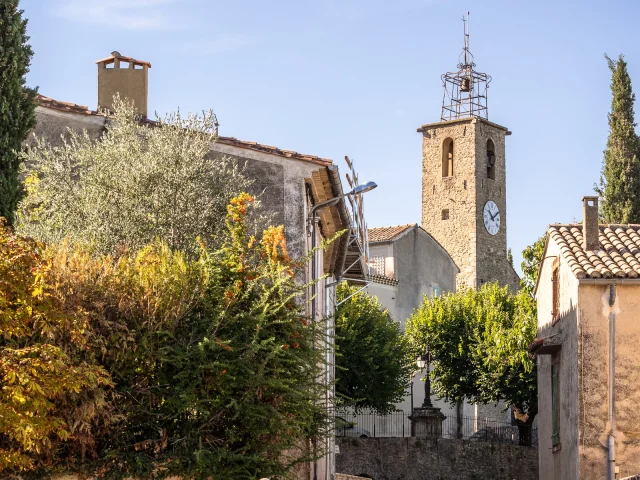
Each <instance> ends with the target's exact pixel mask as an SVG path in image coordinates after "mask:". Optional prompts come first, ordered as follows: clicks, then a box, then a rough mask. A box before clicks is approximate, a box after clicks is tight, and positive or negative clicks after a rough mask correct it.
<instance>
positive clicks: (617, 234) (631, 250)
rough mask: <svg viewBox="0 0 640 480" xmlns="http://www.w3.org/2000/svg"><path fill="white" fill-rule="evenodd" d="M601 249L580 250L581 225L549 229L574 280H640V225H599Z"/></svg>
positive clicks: (559, 226)
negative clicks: (639, 278)
mask: <svg viewBox="0 0 640 480" xmlns="http://www.w3.org/2000/svg"><path fill="white" fill-rule="evenodd" d="M599 227H600V235H599V238H598V240H599V242H600V249H599V250H584V248H582V240H583V238H582V225H580V224H578V225H551V226H550V227H549V237H550V238H552V239H553V240H554V241H555V242H556V244H557V245H558V248H559V249H560V254H561V255H562V258H563V259H564V260H565V261H566V262H567V265H568V266H569V268H571V271H572V272H573V274H574V275H575V276H576V277H577V278H638V277H640V233H639V232H640V225H631V224H629V225H600V226H599Z"/></svg>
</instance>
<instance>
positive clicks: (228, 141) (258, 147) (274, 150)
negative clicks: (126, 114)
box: [36, 95, 333, 166]
mask: <svg viewBox="0 0 640 480" xmlns="http://www.w3.org/2000/svg"><path fill="white" fill-rule="evenodd" d="M36 102H37V104H38V105H39V106H41V107H45V108H51V109H54V110H60V111H63V112H70V113H80V114H83V115H98V116H101V115H102V113H100V112H97V111H95V110H91V109H90V108H89V107H86V106H84V105H77V104H75V103H70V102H61V101H59V100H54V99H53V98H50V97H45V96H44V95H38V97H37V99H36ZM143 122H144V123H148V124H152V125H153V124H156V123H157V122H155V121H154V120H149V119H148V118H145V119H144V120H143ZM217 142H219V143H222V144H224V145H230V146H233V147H239V148H246V149H249V150H255V151H258V152H265V153H270V154H272V155H278V156H280V157H286V158H293V159H295V160H302V161H305V162H311V163H316V164H318V165H322V166H329V165H332V164H333V162H332V161H331V160H329V159H328V158H321V157H317V156H315V155H307V154H305V153H298V152H294V151H293V150H283V149H280V148H278V147H273V146H271V145H263V144H261V143H257V142H249V141H245V140H238V139H237V138H234V137H223V136H218V139H217Z"/></svg>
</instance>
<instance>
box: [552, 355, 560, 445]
mask: <svg viewBox="0 0 640 480" xmlns="http://www.w3.org/2000/svg"><path fill="white" fill-rule="evenodd" d="M558 367H559V365H558V364H557V363H553V364H552V365H551V415H552V418H551V445H552V446H554V447H556V446H558V444H559V443H560V384H559V381H558V370H559V368H558Z"/></svg>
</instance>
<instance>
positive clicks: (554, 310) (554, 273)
mask: <svg viewBox="0 0 640 480" xmlns="http://www.w3.org/2000/svg"><path fill="white" fill-rule="evenodd" d="M559 319H560V262H559V261H558V258H557V257H556V259H555V260H554V262H553V267H552V269H551V321H552V323H555V322H557V321H558V320H559Z"/></svg>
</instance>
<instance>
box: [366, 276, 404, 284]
mask: <svg viewBox="0 0 640 480" xmlns="http://www.w3.org/2000/svg"><path fill="white" fill-rule="evenodd" d="M367 278H368V280H369V281H370V282H373V283H379V284H381V285H391V286H392V287H395V286H396V285H398V280H396V279H395V278H391V277H387V276H386V275H375V274H374V275H369V276H368V277H367Z"/></svg>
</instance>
